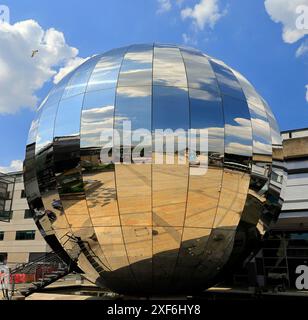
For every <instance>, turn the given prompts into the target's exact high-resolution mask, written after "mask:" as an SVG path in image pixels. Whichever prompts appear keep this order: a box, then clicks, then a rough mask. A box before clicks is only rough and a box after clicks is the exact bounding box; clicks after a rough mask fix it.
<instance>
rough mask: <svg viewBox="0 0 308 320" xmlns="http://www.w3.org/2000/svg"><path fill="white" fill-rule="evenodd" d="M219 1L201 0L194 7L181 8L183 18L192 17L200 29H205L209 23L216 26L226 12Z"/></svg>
mask: <svg viewBox="0 0 308 320" xmlns="http://www.w3.org/2000/svg"><path fill="white" fill-rule="evenodd" d="M218 2H219V0H200V2H199V3H197V4H196V5H195V6H194V7H193V8H191V7H186V8H185V9H183V10H181V16H182V19H183V20H185V19H192V21H193V24H194V25H195V26H196V27H197V29H199V30H203V29H204V28H205V26H207V25H208V26H209V27H210V28H214V26H215V24H216V23H217V21H218V20H219V19H220V18H221V17H222V16H224V15H225V14H226V10H224V11H221V10H220V8H219V5H218Z"/></svg>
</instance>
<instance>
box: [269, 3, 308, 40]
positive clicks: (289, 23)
mask: <svg viewBox="0 0 308 320" xmlns="http://www.w3.org/2000/svg"><path fill="white" fill-rule="evenodd" d="M264 4H265V9H266V11H267V13H268V14H269V15H270V17H271V19H272V20H273V21H274V22H276V23H281V24H282V37H283V40H284V41H285V42H287V43H294V42H296V41H298V40H299V39H301V38H303V37H304V36H305V34H307V33H308V30H307V29H306V30H305V29H303V30H300V29H299V28H297V27H296V21H297V19H298V18H299V13H297V12H296V8H297V7H299V6H302V5H307V6H308V0H265V2H264Z"/></svg>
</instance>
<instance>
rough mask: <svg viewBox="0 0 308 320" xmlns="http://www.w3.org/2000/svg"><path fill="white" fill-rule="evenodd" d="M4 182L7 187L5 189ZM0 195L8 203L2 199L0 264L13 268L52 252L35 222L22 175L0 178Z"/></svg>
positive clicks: (0, 176)
mask: <svg viewBox="0 0 308 320" xmlns="http://www.w3.org/2000/svg"><path fill="white" fill-rule="evenodd" d="M1 180H2V183H1ZM3 181H5V182H7V183H8V184H7V185H6V187H5V184H6V183H5V182H3ZM5 188H6V190H5ZM0 193H1V194H2V196H3V195H4V194H6V198H7V200H6V201H4V200H3V199H2V200H1V199H0V217H1V221H0V264H1V263H6V264H8V265H9V266H12V267H13V266H14V265H16V264H19V263H26V262H29V261H33V260H35V259H37V258H38V257H40V256H42V255H44V254H45V253H46V252H47V251H50V249H49V247H48V245H47V244H46V242H45V240H44V238H43V237H42V236H41V234H40V232H39V231H38V229H37V227H36V225H35V223H34V220H33V219H32V215H31V212H30V210H29V207H28V203H27V200H26V195H25V192H24V183H23V176H22V172H16V173H10V174H7V175H0ZM2 198H3V197H2ZM3 220H5V221H3Z"/></svg>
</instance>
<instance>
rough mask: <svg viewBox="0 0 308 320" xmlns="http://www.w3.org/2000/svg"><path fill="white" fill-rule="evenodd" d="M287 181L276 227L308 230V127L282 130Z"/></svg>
mask: <svg viewBox="0 0 308 320" xmlns="http://www.w3.org/2000/svg"><path fill="white" fill-rule="evenodd" d="M282 138H283V147H284V157H285V165H286V169H287V183H286V187H285V190H284V204H283V207H282V212H281V214H280V216H279V220H278V223H277V224H276V226H275V228H277V229H281V230H285V231H287V230H290V231H299V232H300V231H308V128H305V129H298V130H290V131H283V132H282Z"/></svg>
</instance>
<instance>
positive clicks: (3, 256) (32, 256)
mask: <svg viewBox="0 0 308 320" xmlns="http://www.w3.org/2000/svg"><path fill="white" fill-rule="evenodd" d="M45 255H46V252H30V253H29V259H28V261H29V262H33V261H35V260H37V259H40V258H42V257H44V256H45ZM7 260H8V254H7V252H0V265H3V264H6V263H7Z"/></svg>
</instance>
